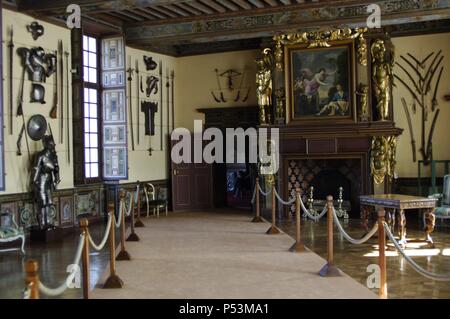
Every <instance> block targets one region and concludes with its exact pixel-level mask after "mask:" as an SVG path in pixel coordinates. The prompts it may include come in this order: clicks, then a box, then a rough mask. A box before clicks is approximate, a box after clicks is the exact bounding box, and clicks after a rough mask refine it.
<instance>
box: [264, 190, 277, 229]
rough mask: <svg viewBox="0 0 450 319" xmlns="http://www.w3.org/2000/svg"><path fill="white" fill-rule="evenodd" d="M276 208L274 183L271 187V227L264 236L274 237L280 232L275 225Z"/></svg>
mask: <svg viewBox="0 0 450 319" xmlns="http://www.w3.org/2000/svg"><path fill="white" fill-rule="evenodd" d="M276 207H277V198H276V195H275V183H274V184H273V185H272V225H270V228H269V229H268V230H267V231H266V234H268V235H275V234H279V233H280V231H279V230H278V228H277V226H275V224H276V216H275V215H276Z"/></svg>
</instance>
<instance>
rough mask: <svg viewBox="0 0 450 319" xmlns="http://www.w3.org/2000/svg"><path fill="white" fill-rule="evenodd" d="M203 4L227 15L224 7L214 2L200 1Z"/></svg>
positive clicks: (212, 0)
mask: <svg viewBox="0 0 450 319" xmlns="http://www.w3.org/2000/svg"><path fill="white" fill-rule="evenodd" d="M200 1H201V2H202V3H203V4H205V5H207V6H208V7H211V8H213V9H214V10H216V11H218V12H220V13H225V12H227V11H228V10H227V9H226V8H224V7H222V6H221V5H219V4H218V3H216V2H215V1H214V0H200Z"/></svg>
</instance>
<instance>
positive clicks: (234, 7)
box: [220, 0, 239, 11]
mask: <svg viewBox="0 0 450 319" xmlns="http://www.w3.org/2000/svg"><path fill="white" fill-rule="evenodd" d="M220 3H221V4H222V5H223V6H224V7H227V8H228V9H229V10H231V11H239V7H238V6H237V5H236V4H234V3H232V2H231V1H229V0H221V1H220Z"/></svg>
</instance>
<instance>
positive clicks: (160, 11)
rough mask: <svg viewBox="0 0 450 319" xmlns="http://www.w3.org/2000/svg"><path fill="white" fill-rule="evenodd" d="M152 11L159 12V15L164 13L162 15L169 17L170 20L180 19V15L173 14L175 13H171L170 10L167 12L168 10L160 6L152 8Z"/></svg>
mask: <svg viewBox="0 0 450 319" xmlns="http://www.w3.org/2000/svg"><path fill="white" fill-rule="evenodd" d="M152 9H153V10H154V11H157V12H159V13H162V14H163V15H165V16H168V17H169V18H178V17H179V15H178V14H176V13H173V12H171V11H170V10H167V9H165V8H163V7H160V6H154V7H152Z"/></svg>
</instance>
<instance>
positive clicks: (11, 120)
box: [8, 25, 14, 135]
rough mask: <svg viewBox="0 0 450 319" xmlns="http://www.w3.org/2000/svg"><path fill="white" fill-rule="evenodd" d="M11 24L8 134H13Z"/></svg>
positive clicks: (11, 36) (10, 34) (11, 37)
mask: <svg viewBox="0 0 450 319" xmlns="http://www.w3.org/2000/svg"><path fill="white" fill-rule="evenodd" d="M13 33H14V31H13V26H12V25H11V26H10V28H9V36H10V41H9V43H8V48H9V134H10V135H12V134H13V108H14V106H13V62H14V41H13Z"/></svg>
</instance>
